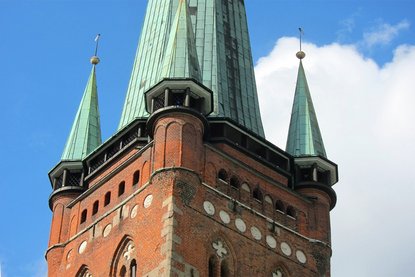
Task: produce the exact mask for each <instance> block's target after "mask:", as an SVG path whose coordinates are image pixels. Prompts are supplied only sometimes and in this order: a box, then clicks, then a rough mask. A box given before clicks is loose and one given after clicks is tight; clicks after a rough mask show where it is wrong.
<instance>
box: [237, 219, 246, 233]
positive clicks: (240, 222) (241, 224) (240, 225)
mask: <svg viewBox="0 0 415 277" xmlns="http://www.w3.org/2000/svg"><path fill="white" fill-rule="evenodd" d="M235 226H236V229H238V230H239V232H241V233H244V232H245V231H246V224H245V222H244V221H243V220H242V219H240V218H237V219H236V220H235Z"/></svg>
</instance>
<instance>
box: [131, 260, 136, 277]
mask: <svg viewBox="0 0 415 277" xmlns="http://www.w3.org/2000/svg"><path fill="white" fill-rule="evenodd" d="M130 277H137V262H136V260H135V259H134V260H132V261H131V264H130Z"/></svg>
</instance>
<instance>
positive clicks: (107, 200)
mask: <svg viewBox="0 0 415 277" xmlns="http://www.w3.org/2000/svg"><path fill="white" fill-rule="evenodd" d="M110 202H111V192H110V191H109V192H107V193H106V194H105V199H104V206H107V205H108V204H109V203H110Z"/></svg>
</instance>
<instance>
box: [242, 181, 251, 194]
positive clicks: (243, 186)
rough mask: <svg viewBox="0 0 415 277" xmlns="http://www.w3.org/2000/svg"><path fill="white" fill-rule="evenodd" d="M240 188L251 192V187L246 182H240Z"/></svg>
mask: <svg viewBox="0 0 415 277" xmlns="http://www.w3.org/2000/svg"><path fill="white" fill-rule="evenodd" d="M241 188H242V189H243V190H244V191H247V192H251V189H250V188H249V186H248V184H247V183H243V184H242V186H241Z"/></svg>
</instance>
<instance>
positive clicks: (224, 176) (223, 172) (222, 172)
mask: <svg viewBox="0 0 415 277" xmlns="http://www.w3.org/2000/svg"><path fill="white" fill-rule="evenodd" d="M218 178H219V179H220V180H222V181H225V182H227V181H228V173H227V172H226V170H225V169H223V168H222V169H221V170H219V173H218Z"/></svg>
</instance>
